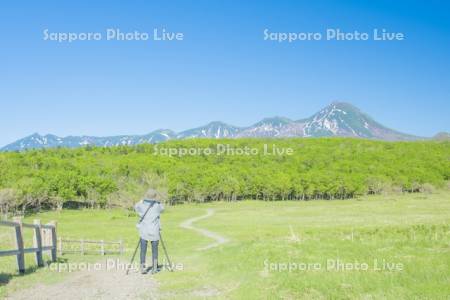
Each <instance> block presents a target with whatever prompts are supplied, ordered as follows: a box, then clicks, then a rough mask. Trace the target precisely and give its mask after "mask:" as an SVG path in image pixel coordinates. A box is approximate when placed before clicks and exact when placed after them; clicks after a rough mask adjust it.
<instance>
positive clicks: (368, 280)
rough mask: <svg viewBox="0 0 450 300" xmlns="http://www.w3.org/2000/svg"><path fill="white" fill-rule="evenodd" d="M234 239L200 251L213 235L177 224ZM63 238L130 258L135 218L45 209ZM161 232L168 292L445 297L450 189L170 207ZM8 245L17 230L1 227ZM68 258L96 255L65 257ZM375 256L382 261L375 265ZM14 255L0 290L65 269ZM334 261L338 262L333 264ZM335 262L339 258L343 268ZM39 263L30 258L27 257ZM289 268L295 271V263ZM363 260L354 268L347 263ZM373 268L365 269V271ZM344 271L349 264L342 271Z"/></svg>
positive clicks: (163, 285) (51, 278) (4, 261)
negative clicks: (99, 243)
mask: <svg viewBox="0 0 450 300" xmlns="http://www.w3.org/2000/svg"><path fill="white" fill-rule="evenodd" d="M210 208H211V209H214V211H215V214H214V215H213V216H212V217H210V218H207V219H204V220H201V221H199V222H197V223H194V226H196V227H198V228H205V229H208V230H210V231H213V232H216V233H219V234H221V235H223V236H225V237H227V238H228V239H229V242H228V243H226V244H223V245H221V246H219V247H217V248H212V249H209V250H205V251H199V250H198V248H200V247H202V246H205V245H207V244H208V243H210V242H211V240H210V239H209V238H207V237H204V236H201V235H199V234H198V233H196V232H194V231H189V230H186V229H183V228H180V226H179V224H180V223H181V222H183V221H184V220H186V219H188V218H191V217H196V216H200V215H203V214H205V212H206V210H207V209H210ZM34 218H40V219H41V220H43V221H44V222H45V221H49V220H57V221H58V231H59V234H60V235H61V236H63V237H66V238H85V239H104V240H118V239H124V240H125V242H126V245H127V255H126V256H125V257H129V256H130V255H131V252H132V250H133V248H134V246H135V243H136V240H137V235H136V232H135V227H134V224H135V222H136V217H135V216H130V217H128V216H127V214H126V213H125V212H124V211H121V210H110V211H102V210H80V211H63V212H60V213H58V212H48V213H41V214H39V215H37V216H36V215H34V216H29V217H27V219H28V221H31V220H32V219H34ZM162 222H163V232H164V237H165V240H166V244H167V246H168V248H169V252H170V254H171V257H172V260H173V261H174V262H176V263H178V264H180V265H182V267H183V270H181V271H176V272H174V273H170V272H162V273H159V274H157V275H156V276H155V278H156V279H157V280H158V282H159V284H160V288H159V293H160V295H161V298H168V299H189V298H192V299H196V298H199V299H202V298H205V297H212V298H218V299H230V298H231V299H273V298H283V299H329V298H332V299H355V298H356V299H361V298H363V299H414V298H416V299H448V298H449V297H450V193H448V192H439V193H435V194H431V195H426V194H410V195H395V196H394V195H393V196H371V197H363V198H360V199H355V200H342V201H307V202H305V201H297V202H293V201H278V202H262V201H242V202H232V203H224V202H220V203H211V204H201V205H200V204H199V205H195V204H189V205H179V206H175V207H169V208H167V210H166V212H165V215H164V217H163V221H162ZM0 236H2V240H1V241H2V242H1V244H2V246H3V247H5V244H7V243H8V239H7V237H8V236H10V233H8V232H7V230H6V229H3V228H1V229H0ZM61 259H67V260H68V261H70V262H76V261H96V260H99V259H101V257H99V256H95V255H86V256H84V257H81V256H77V255H64V256H63V257H62V258H61ZM375 260H376V261H377V262H376V263H375ZM14 262H15V260H14V258H13V257H9V258H0V273H1V274H2V275H0V276H1V277H0V279H1V281H2V282H3V284H2V286H1V287H0V297H4V296H6V295H7V294H8V293H11V292H13V291H14V290H17V289H22V288H26V287H28V286H32V285H34V284H35V283H37V282H43V283H47V284H51V283H52V282H55V281H58V280H64V276H70V275H68V274H63V275H61V274H60V273H55V272H52V271H49V270H46V269H39V270H36V271H35V270H33V269H30V273H29V274H27V275H25V276H17V275H11V274H13V273H14V271H15V263H14ZM333 264H334V267H333ZM336 264H338V266H336ZM27 265H28V266H29V267H30V268H32V267H33V265H34V262H33V257H32V256H27ZM289 266H290V268H291V270H289V269H287V270H284V268H288V267H289ZM358 267H359V268H361V269H362V270H361V269H360V270H355V269H353V270H350V269H349V268H358ZM366 268H367V269H366ZM343 269H345V270H343Z"/></svg>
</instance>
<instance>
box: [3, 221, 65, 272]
mask: <svg viewBox="0 0 450 300" xmlns="http://www.w3.org/2000/svg"><path fill="white" fill-rule="evenodd" d="M0 226H6V227H14V230H15V238H16V249H13V250H0V257H2V256H11V255H16V256H17V265H18V269H19V272H20V273H24V272H25V253H35V254H36V264H37V265H38V266H39V267H43V266H44V260H43V258H42V254H43V252H44V251H50V252H51V257H52V261H53V262H56V241H57V237H56V222H50V223H49V224H46V225H42V224H41V221H40V220H34V222H33V224H26V223H22V221H21V219H19V218H15V219H14V221H13V222H10V221H0ZM23 228H32V229H33V230H34V237H33V248H24V238H23Z"/></svg>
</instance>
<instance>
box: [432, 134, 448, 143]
mask: <svg viewBox="0 0 450 300" xmlns="http://www.w3.org/2000/svg"><path fill="white" fill-rule="evenodd" d="M433 140H439V141H448V140H450V133H448V132H439V133H438V134H436V135H435V136H433Z"/></svg>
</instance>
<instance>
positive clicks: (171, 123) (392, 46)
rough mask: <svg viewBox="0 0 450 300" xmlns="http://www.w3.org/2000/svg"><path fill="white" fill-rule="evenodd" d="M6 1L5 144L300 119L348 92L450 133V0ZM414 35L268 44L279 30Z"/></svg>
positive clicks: (2, 51)
mask: <svg viewBox="0 0 450 300" xmlns="http://www.w3.org/2000/svg"><path fill="white" fill-rule="evenodd" d="M61 2H62V1H28V2H26V1H2V2H1V4H0V34H1V47H0V57H1V64H0V99H1V100H0V108H1V110H0V111H1V115H0V129H1V134H0V146H3V145H5V144H8V143H10V142H13V141H14V140H16V139H19V138H22V137H24V136H26V135H30V134H32V133H34V132H39V133H41V134H46V133H53V134H56V135H60V136H66V135H100V136H103V135H117V134H145V133H148V132H150V131H152V130H155V129H159V128H170V129H173V130H175V131H179V130H183V129H188V128H191V127H196V126H200V125H204V124H205V123H208V122H209V121H214V120H220V121H224V122H227V123H231V124H234V125H238V126H244V125H250V124H252V123H255V122H257V121H259V120H260V119H261V118H264V117H270V116H286V117H289V118H292V119H301V118H304V117H308V116H310V115H311V114H313V113H315V112H317V111H318V110H319V109H321V108H322V107H324V106H325V105H327V104H329V103H330V102H332V101H336V100H340V101H346V102H350V103H352V104H354V105H356V106H357V107H359V108H361V109H362V110H363V111H365V112H366V113H368V114H369V115H371V116H372V117H374V118H375V119H376V120H378V121H379V122H381V123H382V124H384V125H386V126H388V127H391V128H394V129H397V130H400V131H404V132H407V133H411V134H416V135H422V136H431V135H434V134H435V133H437V132H439V131H449V130H450V126H449V125H450V121H449V120H450V118H449V115H450V62H449V53H450V5H449V4H447V3H448V2H447V1H417V2H415V1H272V2H269V1H264V3H262V2H263V1H245V3H244V1H225V0H223V1H221V0H217V1H104V2H101V1H65V2H66V3H64V4H63V3H61ZM107 28H119V29H120V30H121V31H124V32H126V31H134V30H138V31H140V32H152V31H153V29H154V28H158V29H160V30H162V29H163V28H164V29H165V30H166V31H172V32H183V33H184V40H183V41H177V42H174V41H171V42H167V41H166V42H161V41H159V42H157V41H150V40H149V41H125V42H124V41H105V40H102V41H76V42H72V43H67V42H66V43H58V42H56V41H45V40H44V39H43V37H44V34H43V31H44V30H45V29H48V30H49V31H50V32H78V33H79V32H101V33H104V31H105V30H106V29H107ZM327 28H340V29H341V30H342V31H345V32H353V31H355V30H357V31H359V32H369V33H371V32H372V30H373V29H374V28H378V29H383V28H384V29H386V30H388V31H390V32H402V33H404V34H405V36H406V39H405V40H403V41H302V42H293V43H278V42H275V41H264V34H263V31H264V29H269V30H270V31H271V32H324V31H325V30H326V29H327Z"/></svg>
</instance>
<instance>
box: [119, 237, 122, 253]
mask: <svg viewBox="0 0 450 300" xmlns="http://www.w3.org/2000/svg"><path fill="white" fill-rule="evenodd" d="M119 243H120V245H119V252H120V254H121V255H122V254H123V240H120V241H119Z"/></svg>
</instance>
